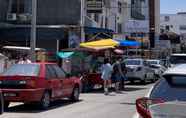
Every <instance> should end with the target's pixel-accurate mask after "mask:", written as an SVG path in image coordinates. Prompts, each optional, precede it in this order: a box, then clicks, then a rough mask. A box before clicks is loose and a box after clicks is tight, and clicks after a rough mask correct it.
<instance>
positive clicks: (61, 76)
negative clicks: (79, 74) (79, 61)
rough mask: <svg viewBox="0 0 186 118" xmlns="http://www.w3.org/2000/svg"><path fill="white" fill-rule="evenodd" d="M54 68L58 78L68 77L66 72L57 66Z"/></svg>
mask: <svg viewBox="0 0 186 118" xmlns="http://www.w3.org/2000/svg"><path fill="white" fill-rule="evenodd" d="M53 68H54V69H55V71H56V74H57V77H59V78H65V76H66V75H65V72H64V71H63V70H62V69H61V68H59V67H58V66H57V65H53Z"/></svg>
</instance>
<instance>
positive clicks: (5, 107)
mask: <svg viewBox="0 0 186 118" xmlns="http://www.w3.org/2000/svg"><path fill="white" fill-rule="evenodd" d="M9 105H10V102H7V101H5V102H4V109H8V107H9Z"/></svg>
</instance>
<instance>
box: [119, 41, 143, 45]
mask: <svg viewBox="0 0 186 118" xmlns="http://www.w3.org/2000/svg"><path fill="white" fill-rule="evenodd" d="M117 41H118V42H119V46H140V45H141V44H140V42H138V41H129V40H117Z"/></svg>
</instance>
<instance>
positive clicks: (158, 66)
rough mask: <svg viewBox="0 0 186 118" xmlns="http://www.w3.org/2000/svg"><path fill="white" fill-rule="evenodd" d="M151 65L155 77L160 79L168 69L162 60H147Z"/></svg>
mask: <svg viewBox="0 0 186 118" xmlns="http://www.w3.org/2000/svg"><path fill="white" fill-rule="evenodd" d="M146 61H147V63H148V64H149V65H150V68H152V69H153V70H154V74H155V77H156V78H157V79H159V78H160V77H161V76H162V74H163V73H164V72H165V71H166V68H165V67H164V66H163V62H162V61H161V60H150V59H149V60H146Z"/></svg>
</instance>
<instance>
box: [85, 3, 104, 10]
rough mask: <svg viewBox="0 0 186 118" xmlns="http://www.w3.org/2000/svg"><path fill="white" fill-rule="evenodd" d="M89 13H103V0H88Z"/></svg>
mask: <svg viewBox="0 0 186 118" xmlns="http://www.w3.org/2000/svg"><path fill="white" fill-rule="evenodd" d="M86 9H87V13H102V11H103V0H86Z"/></svg>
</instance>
